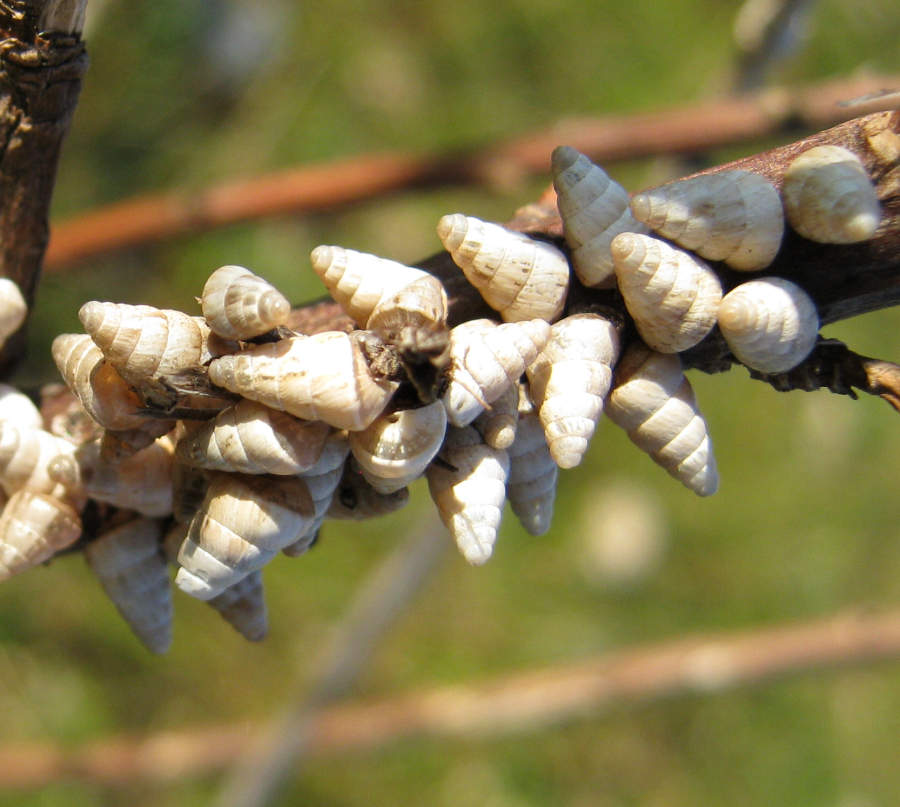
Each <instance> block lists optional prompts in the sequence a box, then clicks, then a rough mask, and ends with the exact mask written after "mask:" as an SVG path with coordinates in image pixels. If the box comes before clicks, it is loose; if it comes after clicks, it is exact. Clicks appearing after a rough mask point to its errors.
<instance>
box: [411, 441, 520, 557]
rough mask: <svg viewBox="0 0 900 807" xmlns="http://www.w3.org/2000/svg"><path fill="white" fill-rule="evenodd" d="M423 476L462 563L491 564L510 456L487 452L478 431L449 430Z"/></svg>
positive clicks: (501, 452) (499, 450)
mask: <svg viewBox="0 0 900 807" xmlns="http://www.w3.org/2000/svg"><path fill="white" fill-rule="evenodd" d="M439 457H440V459H441V460H443V462H441V463H438V462H433V463H432V464H431V465H429V466H428V468H427V469H426V471H425V476H426V477H427V479H428V490H429V491H430V492H431V498H432V500H433V501H434V503H435V505H436V506H437V509H438V513H439V514H440V517H441V520H442V521H443V522H444V524H445V526H446V527H447V529H448V530H450V534H451V535H452V536H453V539H454V540H455V541H456V545H457V546H458V547H459V551H460V552H461V553H462V555H463V557H464V558H465V559H466V560H467V561H468V562H469V563H471V564H473V565H480V564H482V563H484V562H485V561H487V559H488V558H490V556H491V554H492V553H493V551H494V544H495V542H496V540H497V530H498V528H499V527H500V519H501V518H502V515H503V502H504V500H505V499H506V478H507V476H508V475H509V456H508V455H507V453H506V451H503V450H501V449H496V448H491V447H490V446H488V445H486V444H485V443H484V441H483V440H482V439H481V435H480V434H478V432H477V431H476V429H475V428H474V427H472V426H469V427H467V428H464V429H455V428H450V429H448V430H447V438H446V440H445V442H444V447H443V449H442V450H441V453H440V455H439Z"/></svg>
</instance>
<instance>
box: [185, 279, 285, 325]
mask: <svg viewBox="0 0 900 807" xmlns="http://www.w3.org/2000/svg"><path fill="white" fill-rule="evenodd" d="M200 307H201V308H202V310H203V316H204V317H205V318H206V321H207V323H208V324H209V327H210V328H212V330H213V332H215V333H217V334H218V335H219V336H222V337H224V338H226V339H252V338H253V337H254V336H259V335H260V334H263V333H265V332H266V331H270V330H272V329H273V328H276V327H278V326H279V325H284V323H285V322H287V319H288V316H290V313H291V304H290V302H289V301H288V299H287V297H285V296H284V295H283V294H282V293H281V292H280V291H278V289H276V288H275V287H274V286H273V285H272V284H271V283H269V282H268V281H266V280H263V278H261V277H258V276H257V275H255V274H253V272H251V271H250V270H249V269H245V268H244V267H243V266H220V267H219V268H218V269H216V271H215V272H213V273H212V274H211V275H210V276H209V279H208V280H207V281H206V285H204V286H203V295H202V297H201V298H200Z"/></svg>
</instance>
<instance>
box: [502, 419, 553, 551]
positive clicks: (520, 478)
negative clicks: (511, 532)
mask: <svg viewBox="0 0 900 807" xmlns="http://www.w3.org/2000/svg"><path fill="white" fill-rule="evenodd" d="M508 453H509V478H508V479H507V480H506V497H507V499H509V505H510V507H511V508H512V511H513V512H514V513H515V514H516V517H517V518H518V519H519V522H520V523H521V524H522V526H523V527H524V528H525V529H526V530H527V531H528V532H529V533H530V534H531V535H543V534H544V533H545V532H547V530H549V529H550V523H551V522H552V521H553V502H554V499H555V498H556V479H557V476H558V475H559V467H558V466H557V464H556V462H554V459H553V457H551V456H550V448H549V447H548V445H547V440H546V438H545V437H544V428H543V426H542V425H541V421H540V419H539V418H538V416H537V413H536V412H534V411H526V412H522V413H520V415H519V428H518V430H517V432H516V439H515V442H514V443H513V444H512V446H510V448H509V451H508Z"/></svg>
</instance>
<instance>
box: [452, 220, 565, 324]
mask: <svg viewBox="0 0 900 807" xmlns="http://www.w3.org/2000/svg"><path fill="white" fill-rule="evenodd" d="M437 230H438V236H439V237H440V239H441V242H442V243H443V245H444V248H445V249H446V250H447V251H448V252H449V253H450V255H451V257H452V258H453V260H454V262H455V263H456V265H457V266H459V268H460V269H462V270H463V274H465V276H466V279H467V280H468V281H469V282H470V283H471V284H472V285H473V286H475V288H476V289H478V291H479V292H480V293H481V296H482V297H483V298H484V300H485V302H486V303H487V304H488V305H489V306H490V307H491V308H493V309H494V310H495V311H498V312H499V313H500V316H501V317H502V318H503V320H504V322H519V321H521V320H529V319H535V318H539V319H544V320H547V321H548V322H553V321H554V320H556V319H557V318H558V317H559V315H560V314H561V313H562V309H563V305H564V304H565V301H566V293H567V292H568V290H569V263H568V261H567V260H566V256H565V255H563V253H562V252H561V251H560V250H558V249H557V248H556V247H555V246H553V245H552V244H549V243H547V242H545V241H537V240H535V239H534V238H529V237H528V236H527V235H524V234H522V233H517V232H513V231H512V230H507V229H506V228H505V227H501V226H500V225H498V224H490V223H488V222H485V221H481V220H480V219H477V218H474V217H473V216H464V215H463V214H461V213H455V214H452V215H448V216H444V217H443V218H442V219H441V220H440V221H439V222H438V227H437Z"/></svg>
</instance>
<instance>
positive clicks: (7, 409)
mask: <svg viewBox="0 0 900 807" xmlns="http://www.w3.org/2000/svg"><path fill="white" fill-rule="evenodd" d="M0 420H12V421H14V422H15V423H16V425H18V426H21V427H23V428H24V427H27V428H30V429H43V428H44V418H43V417H42V415H41V413H40V410H39V409H38V408H37V407H36V406H35V405H34V402H33V401H32V400H31V398H29V397H28V396H27V395H26V394H25V393H24V392H20V391H19V390H17V389H16V388H15V387H13V386H11V385H10V384H4V383H2V382H0Z"/></svg>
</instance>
